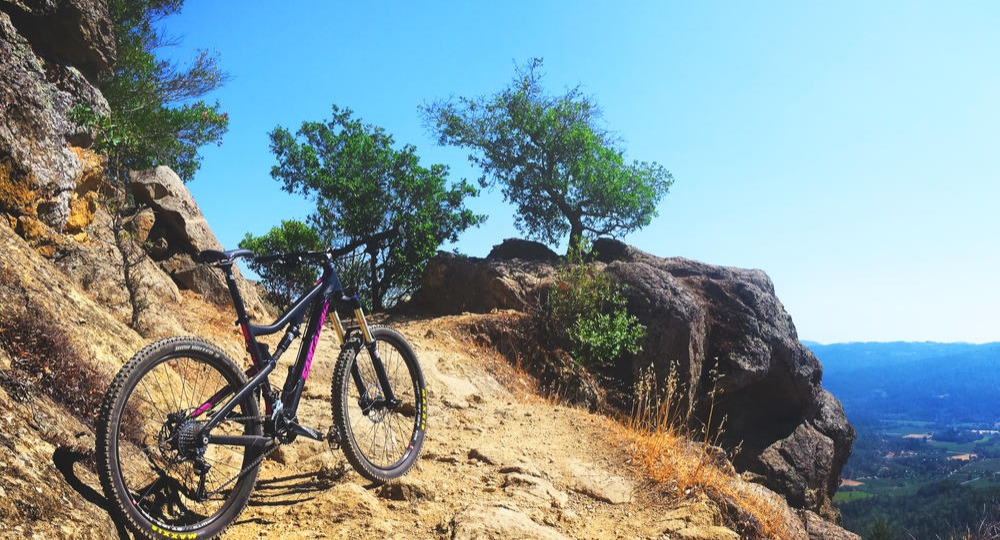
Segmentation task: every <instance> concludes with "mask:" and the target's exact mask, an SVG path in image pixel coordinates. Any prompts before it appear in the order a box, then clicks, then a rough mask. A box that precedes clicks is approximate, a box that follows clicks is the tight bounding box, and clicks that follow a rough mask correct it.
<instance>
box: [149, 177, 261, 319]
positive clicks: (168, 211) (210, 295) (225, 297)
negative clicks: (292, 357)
mask: <svg viewBox="0 0 1000 540" xmlns="http://www.w3.org/2000/svg"><path fill="white" fill-rule="evenodd" d="M130 182H131V183H130V190H131V191H132V195H133V197H134V198H135V202H136V204H137V205H139V206H143V207H148V208H150V209H152V211H153V216H154V220H153V224H152V226H148V224H147V225H145V226H143V225H142V224H141V223H137V227H140V226H141V227H144V228H145V227H148V230H143V234H144V235H145V236H146V242H147V243H148V244H150V245H153V246H157V248H156V249H155V250H151V252H150V255H152V256H154V258H155V260H157V262H158V263H159V264H160V267H161V268H162V269H163V270H164V271H165V272H167V273H168V274H169V275H170V277H172V278H173V280H174V281H175V282H176V283H177V285H178V286H179V287H180V288H182V289H189V290H192V291H194V292H197V293H198V294H200V295H202V296H203V297H205V298H206V299H207V300H209V301H211V302H214V303H216V304H218V305H223V306H225V305H229V304H230V302H231V299H230V296H229V288H228V286H227V285H226V282H225V279H224V278H223V274H222V272H220V271H219V270H217V269H215V268H213V267H211V266H208V265H204V264H200V263H198V262H196V259H195V258H196V257H197V255H198V253H199V252H201V251H203V250H206V249H216V250H221V249H223V247H222V245H221V244H219V241H218V240H217V239H216V238H215V234H214V233H213V232H212V229H211V228H210V227H209V226H208V221H206V220H205V216H204V215H202V213H201V209H199V208H198V203H196V202H195V200H194V197H192V196H191V192H190V191H188V189H187V187H186V186H185V185H184V182H182V181H181V179H180V177H179V176H177V173H175V172H174V171H172V170H171V169H170V168H169V167H164V166H160V167H156V168H153V169H148V170H145V171H137V172H133V173H132V174H131V180H130ZM137 219H145V220H148V214H147V215H143V214H142V213H141V212H140V214H139V216H137ZM236 274H237V283H238V284H239V287H240V292H241V293H242V294H243V302H244V303H245V304H246V308H247V311H248V312H249V313H250V314H251V316H259V315H262V314H264V313H265V312H266V311H265V309H264V307H263V302H262V301H261V298H260V294H259V293H258V291H257V289H256V287H253V286H251V285H250V284H248V283H247V282H246V280H244V279H243V278H242V277H241V276H240V274H239V270H238V269H237V271H236Z"/></svg>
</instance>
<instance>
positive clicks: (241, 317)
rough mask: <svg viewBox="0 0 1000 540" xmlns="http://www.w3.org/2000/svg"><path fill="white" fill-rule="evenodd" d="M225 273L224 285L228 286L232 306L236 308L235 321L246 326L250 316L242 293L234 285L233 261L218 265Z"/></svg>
mask: <svg viewBox="0 0 1000 540" xmlns="http://www.w3.org/2000/svg"><path fill="white" fill-rule="evenodd" d="M219 267H220V268H222V271H223V272H224V273H225V274H226V286H227V287H229V296H231V297H232V298H233V307H234V308H235V309H236V317H237V323H238V324H240V325H243V326H247V325H249V323H250V318H249V317H248V316H247V309H246V306H245V305H244V304H243V295H241V294H240V289H239V287H238V286H237V285H236V275H235V274H234V273H233V263H228V264H222V265H219Z"/></svg>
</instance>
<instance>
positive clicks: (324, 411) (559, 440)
mask: <svg viewBox="0 0 1000 540" xmlns="http://www.w3.org/2000/svg"><path fill="white" fill-rule="evenodd" d="M0 241H2V245H0V247H2V249H0V292H2V294H0V314H2V315H3V316H2V317H0V323H2V324H0V326H3V327H4V328H10V327H11V325H12V324H13V323H12V321H14V319H12V318H11V317H12V314H16V313H21V312H24V311H25V310H26V309H28V310H30V313H31V314H33V315H34V316H35V317H37V320H51V321H55V322H56V323H57V325H56V326H57V327H58V328H60V329H61V332H62V333H63V335H64V338H65V344H66V346H67V348H66V349H65V350H59V351H53V350H46V351H41V353H42V354H43V358H45V359H46V361H48V362H52V363H51V364H50V365H51V369H53V370H57V369H59V370H64V371H62V372H59V373H57V375H59V376H60V377H61V378H60V379H57V380H56V382H57V384H69V383H70V382H71V379H79V378H81V377H82V374H86V373H91V374H95V375H96V381H95V382H94V386H93V387H91V388H89V390H90V391H91V392H93V393H97V394H99V393H100V392H101V391H103V388H104V386H106V384H107V381H109V380H110V378H111V377H112V376H113V374H114V372H115V371H116V370H117V369H118V367H119V366H120V365H121V363H122V362H124V361H125V360H127V358H128V356H129V355H131V354H132V352H133V351H134V350H136V349H138V348H139V347H140V346H141V345H142V344H143V343H144V342H146V341H148V340H149V339H150V338H142V337H140V336H139V335H138V334H136V333H135V332H134V331H132V330H131V329H129V328H128V327H127V326H125V325H124V324H122V322H121V319H122V318H124V316H125V314H123V313H119V314H117V315H115V314H113V312H109V311H108V310H106V309H104V308H103V307H102V306H101V305H100V304H98V303H97V302H95V300H94V298H93V297H92V296H91V294H90V293H87V292H86V291H84V290H83V289H82V288H81V286H80V284H79V283H77V282H76V281H75V280H74V279H72V278H71V277H70V276H69V275H67V274H65V273H63V272H62V271H61V270H59V269H58V268H57V267H55V266H54V265H52V264H51V262H50V261H49V260H47V259H45V258H44V257H42V256H40V255H39V254H38V253H37V252H36V251H35V250H34V249H33V248H31V247H30V246H29V245H28V244H27V243H26V242H25V241H24V240H22V239H21V238H20V237H18V236H17V235H16V234H14V233H13V231H12V230H11V229H10V228H9V227H8V226H7V225H6V223H3V222H0ZM25 306H28V307H25ZM491 316H494V315H463V316H453V317H442V318H432V319H420V318H415V319H408V320H396V321H389V322H391V323H392V324H393V325H394V326H396V327H397V328H398V329H400V330H401V331H402V332H403V333H404V334H405V335H406V336H407V337H408V338H409V339H411V340H412V342H413V344H414V348H415V350H416V352H417V354H418V355H419V357H420V359H421V362H422V365H423V369H424V371H425V376H426V378H427V382H428V388H429V394H430V395H429V406H430V415H429V433H428V438H427V441H426V443H425V451H424V454H423V456H422V459H421V460H420V461H419V463H418V465H417V466H416V468H415V469H414V470H413V471H412V472H411V473H410V475H409V476H408V477H406V478H405V479H403V480H402V481H401V482H399V483H398V484H395V485H393V486H390V487H387V488H376V487H374V486H371V485H369V484H368V483H367V482H366V481H364V480H363V479H362V478H361V477H359V476H358V475H356V474H355V473H354V472H353V471H350V469H349V467H347V466H346V463H345V461H344V459H343V458H342V457H341V454H340V453H339V452H332V451H331V450H330V449H329V448H328V447H327V446H326V445H325V444H321V443H313V442H311V441H298V442H297V443H296V444H294V445H290V446H287V447H284V448H282V449H281V450H280V451H279V452H278V453H276V454H275V455H274V456H273V457H274V459H271V460H269V461H267V462H265V463H264V465H263V466H262V473H261V476H260V481H259V485H258V488H257V490H256V491H255V494H254V496H253V498H252V499H251V503H250V506H249V508H248V509H247V510H246V511H245V512H244V513H243V515H242V516H240V519H239V520H238V521H237V523H236V524H235V525H234V526H233V527H232V529H231V530H230V532H229V533H228V534H227V538H238V539H239V538H260V537H271V538H358V537H362V536H368V535H370V534H372V533H378V534H381V535H386V536H389V537H392V538H404V537H405V538H442V539H444V538H452V539H454V538H546V539H548V538H721V539H728V538H739V537H740V535H739V534H737V533H736V532H734V531H733V530H731V529H728V528H727V527H726V525H727V524H729V526H735V525H738V521H739V517H738V516H739V515H741V510H740V509H738V508H737V509H735V514H734V509H733V508H731V507H730V508H728V509H727V510H724V509H723V508H721V507H720V506H719V505H717V504H716V503H713V502H711V501H710V500H709V499H708V498H707V497H705V496H704V495H703V494H702V493H698V492H693V493H690V494H688V495H687V496H682V497H681V498H679V499H678V498H676V497H675V498H667V497H666V496H665V495H661V493H662V492H663V490H661V489H658V488H656V487H654V486H652V485H651V484H650V483H649V482H648V481H647V480H645V477H644V474H643V471H642V470H640V469H639V468H638V467H637V466H635V465H633V464H632V462H633V460H632V457H631V456H630V454H629V453H628V452H627V448H625V447H624V445H623V443H621V441H619V440H617V439H618V434H619V433H620V431H619V430H620V428H618V427H616V426H615V424H614V423H613V422H612V421H610V420H608V419H606V418H604V417H601V416H597V415H593V414H590V413H588V412H586V411H583V410H580V409H574V408H569V407H565V406H561V405H558V404H555V403H553V402H551V401H548V400H545V399H542V398H539V397H537V396H535V395H534V394H532V392H531V391H530V388H531V387H532V381H531V380H530V379H528V378H527V377H526V376H525V375H524V374H523V373H519V372H517V371H516V370H514V369H513V368H511V367H510V366H509V365H508V364H507V363H506V361H505V360H503V359H502V358H501V357H500V356H499V355H498V354H497V353H495V352H493V351H492V350H488V349H483V348H480V347H478V346H476V345H475V344H474V340H473V338H472V337H471V336H470V335H469V333H468V331H467V330H466V329H467V328H468V327H470V326H473V325H471V324H470V322H473V321H474V320H476V319H477V318H485V317H491ZM158 317H160V318H161V320H162V321H169V323H170V324H166V322H164V326H163V328H165V329H167V330H170V331H177V332H179V333H188V334H197V335H201V336H204V337H207V338H208V339H210V340H212V341H214V342H216V343H217V344H219V345H220V346H222V347H223V348H224V349H225V350H227V351H229V352H230V354H232V355H233V356H234V358H237V359H240V360H239V361H244V358H243V357H244V355H241V354H240V348H241V345H240V343H239V340H240V337H239V335H238V333H237V332H236V329H235V328H233V327H232V326H231V320H232V318H231V315H230V314H229V313H228V312H227V311H226V310H224V309H220V308H218V307H216V306H215V305H213V304H209V303H207V302H204V301H203V300H201V298H200V297H198V296H197V295H195V294H192V293H189V292H184V293H183V294H182V301H181V302H180V303H179V304H177V305H175V306H174V307H172V308H170V309H166V308H163V309H161V312H160V313H159V314H158ZM29 320H30V319H29ZM333 340H335V338H334V337H333V333H332V332H327V333H325V334H324V335H323V337H322V338H321V340H320V345H319V347H318V350H317V351H318V352H317V359H316V363H315V366H316V367H315V368H314V369H313V372H312V376H311V380H310V384H309V388H308V390H307V393H306V395H305V399H304V401H303V404H302V410H301V415H300V416H301V418H302V419H303V421H304V422H305V423H306V424H307V425H311V426H313V427H317V428H323V429H325V428H326V427H328V426H329V425H330V424H331V423H332V422H331V418H330V412H329V411H330V406H329V392H330V377H331V374H332V369H333V364H334V361H335V358H336V354H337V351H338V345H337V344H336V343H333ZM8 349H9V348H3V349H0V371H3V372H4V373H5V374H10V373H15V372H16V371H15V370H14V369H13V368H14V367H15V366H16V365H17V364H18V362H20V359H21V357H22V356H24V355H30V354H31V353H32V351H31V350H27V349H26V350H8ZM74 351H75V352H74ZM44 355H48V356H44ZM62 356H66V357H71V358H72V359H73V361H74V362H77V364H72V365H70V364H65V363H58V362H54V361H53V359H54V358H56V357H60V358H61V357H62ZM288 356H289V357H290V356H291V355H288ZM288 361H290V360H288V359H286V360H285V362H288ZM57 366H59V367H57ZM45 370H46V371H48V370H49V368H48V367H46V368H45ZM278 371H279V373H280V372H283V371H284V368H283V367H279V368H278ZM500 381H503V383H504V384H501V382H500ZM505 384H506V386H505ZM42 386H44V385H43V384H42V383H41V382H39V383H38V384H37V385H36V386H34V387H29V388H28V389H27V391H26V392H24V393H19V392H18V391H17V390H18V388H17V387H16V386H12V385H10V384H3V385H0V407H2V410H3V411H4V414H3V415H0V427H2V431H0V433H2V437H0V501H2V502H0V519H2V521H3V522H4V524H5V525H6V532H4V533H0V536H3V535H8V536H9V537H12V538H22V537H38V538H108V537H114V536H116V535H121V532H119V531H118V529H117V528H116V526H115V524H114V523H112V522H111V520H110V518H109V517H108V514H107V512H106V511H105V509H104V500H103V495H102V494H101V492H100V487H99V485H98V482H97V478H96V476H95V475H94V474H93V473H92V472H91V470H90V469H89V468H88V466H87V461H88V454H89V453H90V452H91V450H92V448H93V444H94V438H93V432H92V430H91V429H90V428H89V427H88V426H87V425H86V424H85V421H86V420H87V419H88V416H92V415H87V414H85V413H84V414H82V415H80V417H79V418H77V417H74V415H73V414H72V413H71V412H70V411H69V410H67V408H66V406H64V405H61V404H57V403H56V402H54V401H53V400H52V399H50V398H49V397H47V396H46V395H44V394H45V392H44V391H43V388H42ZM511 388H512V389H513V390H514V391H511ZM97 397H99V395H98V396H97ZM732 481H733V482H742V481H740V480H739V479H738V478H736V477H733V479H732ZM769 500H771V501H772V503H771V504H772V505H775V506H774V507H775V508H777V509H778V510H776V512H777V513H779V514H782V515H785V516H786V517H787V520H786V521H787V523H788V528H789V530H790V533H789V535H788V536H787V537H788V538H807V537H808V535H807V533H806V532H805V531H804V530H803V529H802V526H801V524H799V522H798V518H797V517H796V516H797V515H796V514H795V513H794V512H793V511H791V510H790V509H788V507H787V506H785V505H784V502H783V501H780V499H777V498H774V497H773V496H772V497H771V499H769ZM727 515H728V518H727ZM734 515H735V516H736V517H735V518H734ZM817 526H822V524H818V525H817ZM122 537H124V536H122ZM815 537H817V538H820V537H823V536H815Z"/></svg>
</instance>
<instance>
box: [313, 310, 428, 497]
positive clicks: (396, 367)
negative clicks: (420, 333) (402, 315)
mask: <svg viewBox="0 0 1000 540" xmlns="http://www.w3.org/2000/svg"><path fill="white" fill-rule="evenodd" d="M371 333H372V337H373V338H374V340H375V342H374V344H373V345H372V346H366V345H365V344H364V343H363V340H362V339H361V336H360V335H358V334H355V335H354V336H352V337H351V338H350V339H348V340H347V342H346V343H344V346H343V347H342V348H341V350H340V358H339V359H338V360H337V367H336V369H335V370H334V376H333V391H332V394H331V395H332V398H333V404H332V405H333V420H334V423H335V425H336V426H337V429H338V431H339V432H340V435H341V446H342V448H343V450H344V454H345V455H346V456H347V460H348V461H349V462H350V463H351V465H352V466H353V467H354V469H355V470H356V471H358V473H359V474H360V475H361V476H363V477H365V478H367V479H369V480H372V481H374V482H388V481H389V480H393V479H395V478H399V477H400V476H403V475H404V474H406V473H407V471H409V470H410V468H411V467H413V465H414V464H415V463H416V461H417V457H418V456H419V455H420V447H421V446H422V445H423V442H424V433H425V432H426V430H427V390H426V388H425V386H424V376H423V374H422V373H421V372H420V365H419V364H418V363H417V356H416V354H414V353H413V349H412V348H411V347H410V344H409V343H407V341H406V338H404V337H403V336H402V335H400V334H399V333H398V332H396V331H395V330H392V329H390V328H384V327H375V328H372V331H371ZM369 347H370V348H369ZM373 353H375V354H373ZM378 364H381V366H382V367H384V369H385V375H386V378H387V381H388V383H389V387H390V388H391V389H392V392H391V393H392V395H393V396H394V397H395V400H394V401H390V400H389V399H388V396H389V392H387V389H386V388H384V387H383V385H382V384H381V383H380V382H379V377H378V368H377V365H378Z"/></svg>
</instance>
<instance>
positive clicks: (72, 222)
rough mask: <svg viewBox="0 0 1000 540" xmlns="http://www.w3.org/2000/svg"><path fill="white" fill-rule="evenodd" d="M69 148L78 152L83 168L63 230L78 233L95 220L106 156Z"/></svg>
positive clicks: (84, 149) (77, 155) (86, 150)
mask: <svg viewBox="0 0 1000 540" xmlns="http://www.w3.org/2000/svg"><path fill="white" fill-rule="evenodd" d="M69 149H70V150H72V151H73V153H74V154H76V157H77V159H78V160H79V161H80V165H81V169H80V174H79V175H78V176H77V178H76V189H75V190H74V191H73V195H72V197H71V199H70V202H69V218H68V219H67V220H66V225H65V226H63V232H67V233H70V234H74V235H77V234H78V233H81V232H82V231H83V230H84V229H85V228H87V227H88V226H89V225H90V224H91V223H93V222H94V215H95V213H96V212H97V199H98V190H99V189H100V187H101V185H102V184H103V182H104V158H103V157H102V156H100V155H99V154H97V153H95V152H94V151H92V150H88V149H86V148H78V147H76V146H70V147H69ZM75 238H76V236H74V239H75Z"/></svg>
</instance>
